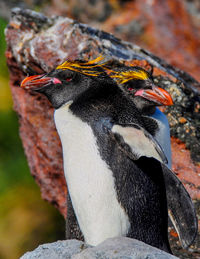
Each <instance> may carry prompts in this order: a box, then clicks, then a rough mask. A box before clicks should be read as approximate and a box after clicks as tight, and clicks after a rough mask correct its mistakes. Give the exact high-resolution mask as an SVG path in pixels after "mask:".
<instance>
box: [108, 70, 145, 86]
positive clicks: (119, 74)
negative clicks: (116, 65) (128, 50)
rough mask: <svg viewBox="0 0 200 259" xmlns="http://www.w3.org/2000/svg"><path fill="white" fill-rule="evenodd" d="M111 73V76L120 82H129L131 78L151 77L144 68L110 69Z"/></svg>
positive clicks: (142, 78) (143, 78)
mask: <svg viewBox="0 0 200 259" xmlns="http://www.w3.org/2000/svg"><path fill="white" fill-rule="evenodd" d="M110 72H111V75H110V77H111V78H113V79H115V80H116V81H117V82H118V83H119V84H124V83H126V82H128V81H129V80H136V79H139V80H146V79H148V78H149V74H148V72H146V71H145V70H143V69H139V68H137V69H136V68H134V67H133V70H129V71H112V70H111V71H110Z"/></svg>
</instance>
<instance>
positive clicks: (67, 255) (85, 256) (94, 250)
mask: <svg viewBox="0 0 200 259" xmlns="http://www.w3.org/2000/svg"><path fill="white" fill-rule="evenodd" d="M36 258H37V259H61V258H64V259H176V258H178V257H175V256H173V255H170V254H168V253H166V252H164V251H161V250H159V249H157V248H155V247H152V246H150V245H147V244H145V243H143V242H141V241H138V240H135V239H131V238H127V237H116V238H109V239H107V240H105V241H104V242H103V243H101V244H100V245H98V246H96V247H90V246H88V245H86V244H85V243H83V242H82V241H78V240H65V241H57V242H55V243H49V244H44V245H40V246H39V247H38V248H36V249H35V250H34V251H32V252H28V253H26V254H24V255H23V256H22V257H21V259H36Z"/></svg>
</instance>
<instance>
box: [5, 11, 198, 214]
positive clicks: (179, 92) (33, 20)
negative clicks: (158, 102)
mask: <svg viewBox="0 0 200 259" xmlns="http://www.w3.org/2000/svg"><path fill="white" fill-rule="evenodd" d="M6 39H7V44H8V48H7V52H6V56H7V62H8V66H9V69H10V79H11V80H10V81H11V89H12V95H13V99H14V108H15V110H16V111H17V113H18V114H19V119H20V135H21V138H22V141H23V145H24V149H25V152H26V156H27V158H28V162H29V166H30V168H31V173H32V175H33V176H34V178H35V179H36V181H37V183H38V184H39V186H40V188H41V192H42V196H43V198H44V199H46V200H48V201H49V202H51V203H53V204H54V205H55V206H56V207H57V208H58V209H59V210H60V212H61V213H62V214H63V215H64V216H66V215H67V211H66V194H67V189H66V184H65V179H64V175H63V167H62V150H61V144H60V140H59V137H58V135H57V132H56V129H55V126H54V122H53V108H52V107H51V105H50V103H49V102H48V100H47V99H46V98H45V97H43V96H42V95H40V94H36V93H32V92H27V91H24V90H23V89H21V88H19V85H20V82H21V81H22V79H23V78H24V77H25V76H26V75H27V73H28V74H29V75H31V74H38V73H43V72H48V71H50V70H51V69H53V68H55V67H56V66H57V65H58V64H60V63H61V62H63V61H64V60H66V59H67V58H73V59H74V58H83V59H89V58H95V57H96V56H98V55H99V54H100V53H101V54H103V55H104V56H105V59H109V60H110V61H111V62H112V61H115V62H119V61H120V60H121V61H124V62H125V61H126V62H128V63H131V64H137V65H141V66H143V67H145V68H147V69H148V68H153V75H154V77H155V80H156V83H157V84H158V85H160V86H161V87H163V88H165V89H167V90H168V91H169V92H170V93H171V94H172V96H173V98H174V101H175V105H174V106H173V107H170V108H167V109H165V113H166V114H167V116H168V118H169V122H170V125H171V128H172V136H173V138H172V153H173V169H174V170H175V171H176V173H177V175H178V176H179V177H180V179H181V180H182V181H183V183H184V184H185V186H186V188H187V190H188V191H189V193H190V195H191V196H192V198H193V199H199V198H200V189H199V186H200V175H199V174H200V165H199V164H200V156H199V154H200V135H199V132H200V115H199V114H200V113H199V110H200V101H199V100H200V98H199V90H198V88H199V83H198V82H197V81H196V80H195V79H193V78H192V77H191V76H190V75H188V74H187V73H185V72H183V71H181V70H179V69H177V68H174V67H172V66H170V65H169V64H167V63H166V62H165V61H164V60H162V59H160V58H158V57H156V56H154V55H153V54H151V53H149V52H148V51H146V50H144V49H142V48H140V47H138V46H136V45H134V44H131V43H128V42H124V41H121V40H119V39H117V38H115V37H114V36H112V35H110V34H108V33H105V32H103V31H99V30H96V29H94V28H91V27H89V26H87V25H83V24H79V23H77V22H75V21H73V20H71V19H68V18H63V17H54V18H47V17H45V16H43V15H42V14H39V13H35V12H32V11H30V10H21V9H14V10H13V13H12V18H11V20H10V23H9V25H8V27H7V30H6ZM186 147H187V148H188V149H186Z"/></svg>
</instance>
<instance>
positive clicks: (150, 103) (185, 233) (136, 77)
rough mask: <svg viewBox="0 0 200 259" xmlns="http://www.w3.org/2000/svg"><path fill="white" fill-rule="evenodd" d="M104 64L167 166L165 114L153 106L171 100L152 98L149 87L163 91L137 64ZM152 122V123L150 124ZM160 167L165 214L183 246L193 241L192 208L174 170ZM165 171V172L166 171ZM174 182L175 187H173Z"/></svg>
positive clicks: (194, 215) (193, 214)
mask: <svg viewBox="0 0 200 259" xmlns="http://www.w3.org/2000/svg"><path fill="white" fill-rule="evenodd" d="M104 68H105V69H106V70H107V72H109V73H110V72H111V74H110V76H111V77H112V78H113V79H114V80H115V81H116V82H117V84H118V86H119V87H120V88H121V89H122V90H123V91H124V93H125V94H126V96H127V97H128V98H130V99H131V100H132V101H133V102H134V104H135V106H136V107H137V109H138V110H139V111H140V112H141V116H142V117H143V119H144V121H145V126H146V129H147V131H148V132H149V133H150V134H151V136H153V137H154V138H155V140H156V141H157V142H158V143H159V145H160V146H161V148H162V150H163V152H164V154H165V156H166V158H167V163H166V164H167V166H168V168H169V169H171V143H170V141H171V140H170V128H169V123H168V120H167V117H166V116H165V114H164V113H162V112H161V111H160V110H159V109H158V108H157V106H161V105H163V104H164V105H172V104H173V100H172V99H171V98H170V97H168V98H167V100H166V101H164V102H163V100H162V101H161V102H160V100H159V97H158V96H156V98H154V96H153V95H152V91H155V92H157V93H158V92H159V94H160V95H161V96H162V95H163V96H164V95H165V92H164V91H162V89H161V88H159V87H156V86H155V84H154V80H153V76H152V75H151V74H150V73H149V72H147V71H146V70H144V69H143V68H141V67H137V66H124V65H123V66H122V67H119V66H118V67H115V68H112V70H111V69H110V68H108V67H106V66H105V67H104ZM149 94H150V95H151V97H150V95H149ZM149 97H150V98H149ZM152 125H154V126H153V127H152ZM163 171H164V177H165V185H166V189H167V202H168V214H169V217H170V219H171V221H172V223H173V225H174V227H175V229H176V231H177V233H178V235H179V239H180V242H181V244H182V247H183V248H187V247H188V246H189V245H191V244H192V243H193V241H194V239H195V237H196V234H197V231H198V224H197V217H196V213H195V209H194V206H193V204H192V201H191V198H190V196H189V194H188V193H187V191H186V190H185V188H184V186H183V185H182V184H181V182H180V181H179V180H178V178H177V177H176V176H175V175H174V173H173V172H172V171H171V174H170V173H169V172H170V170H167V169H166V168H163ZM166 171H168V172H167V173H166ZM175 186H176V188H173V187H175ZM177 186H178V188H177ZM180 194H181V195H180ZM183 197H184V198H183ZM181 204H182V205H181ZM181 207H182V208H181ZM186 211H190V213H189V214H187V213H185V212H186Z"/></svg>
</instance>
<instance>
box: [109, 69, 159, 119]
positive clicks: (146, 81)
mask: <svg viewBox="0 0 200 259" xmlns="http://www.w3.org/2000/svg"><path fill="white" fill-rule="evenodd" d="M114 71H116V72H117V73H121V72H122V73H124V72H125V75H124V80H123V78H122V79H121V80H119V78H118V77H115V75H114V76H113V78H114V80H116V82H117V83H118V85H119V87H120V88H121V89H122V90H123V91H124V93H125V94H126V95H127V96H128V97H129V98H130V99H131V100H132V101H133V102H134V104H135V105H136V107H137V109H138V110H139V111H140V112H142V113H143V114H153V113H154V112H155V108H156V106H157V104H156V103H155V102H152V101H150V100H147V99H145V98H143V97H142V96H135V93H136V92H137V91H138V90H141V89H149V90H152V87H153V86H154V82H153V77H152V75H151V74H150V73H148V72H147V71H146V70H144V69H143V68H141V67H137V66H135V67H129V66H123V67H120V68H115V69H114ZM129 72H130V74H131V73H132V72H133V73H138V75H139V76H138V77H137V76H136V78H135V79H133V78H131V76H130V78H129ZM140 73H141V77H140ZM111 76H112V73H111Z"/></svg>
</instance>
